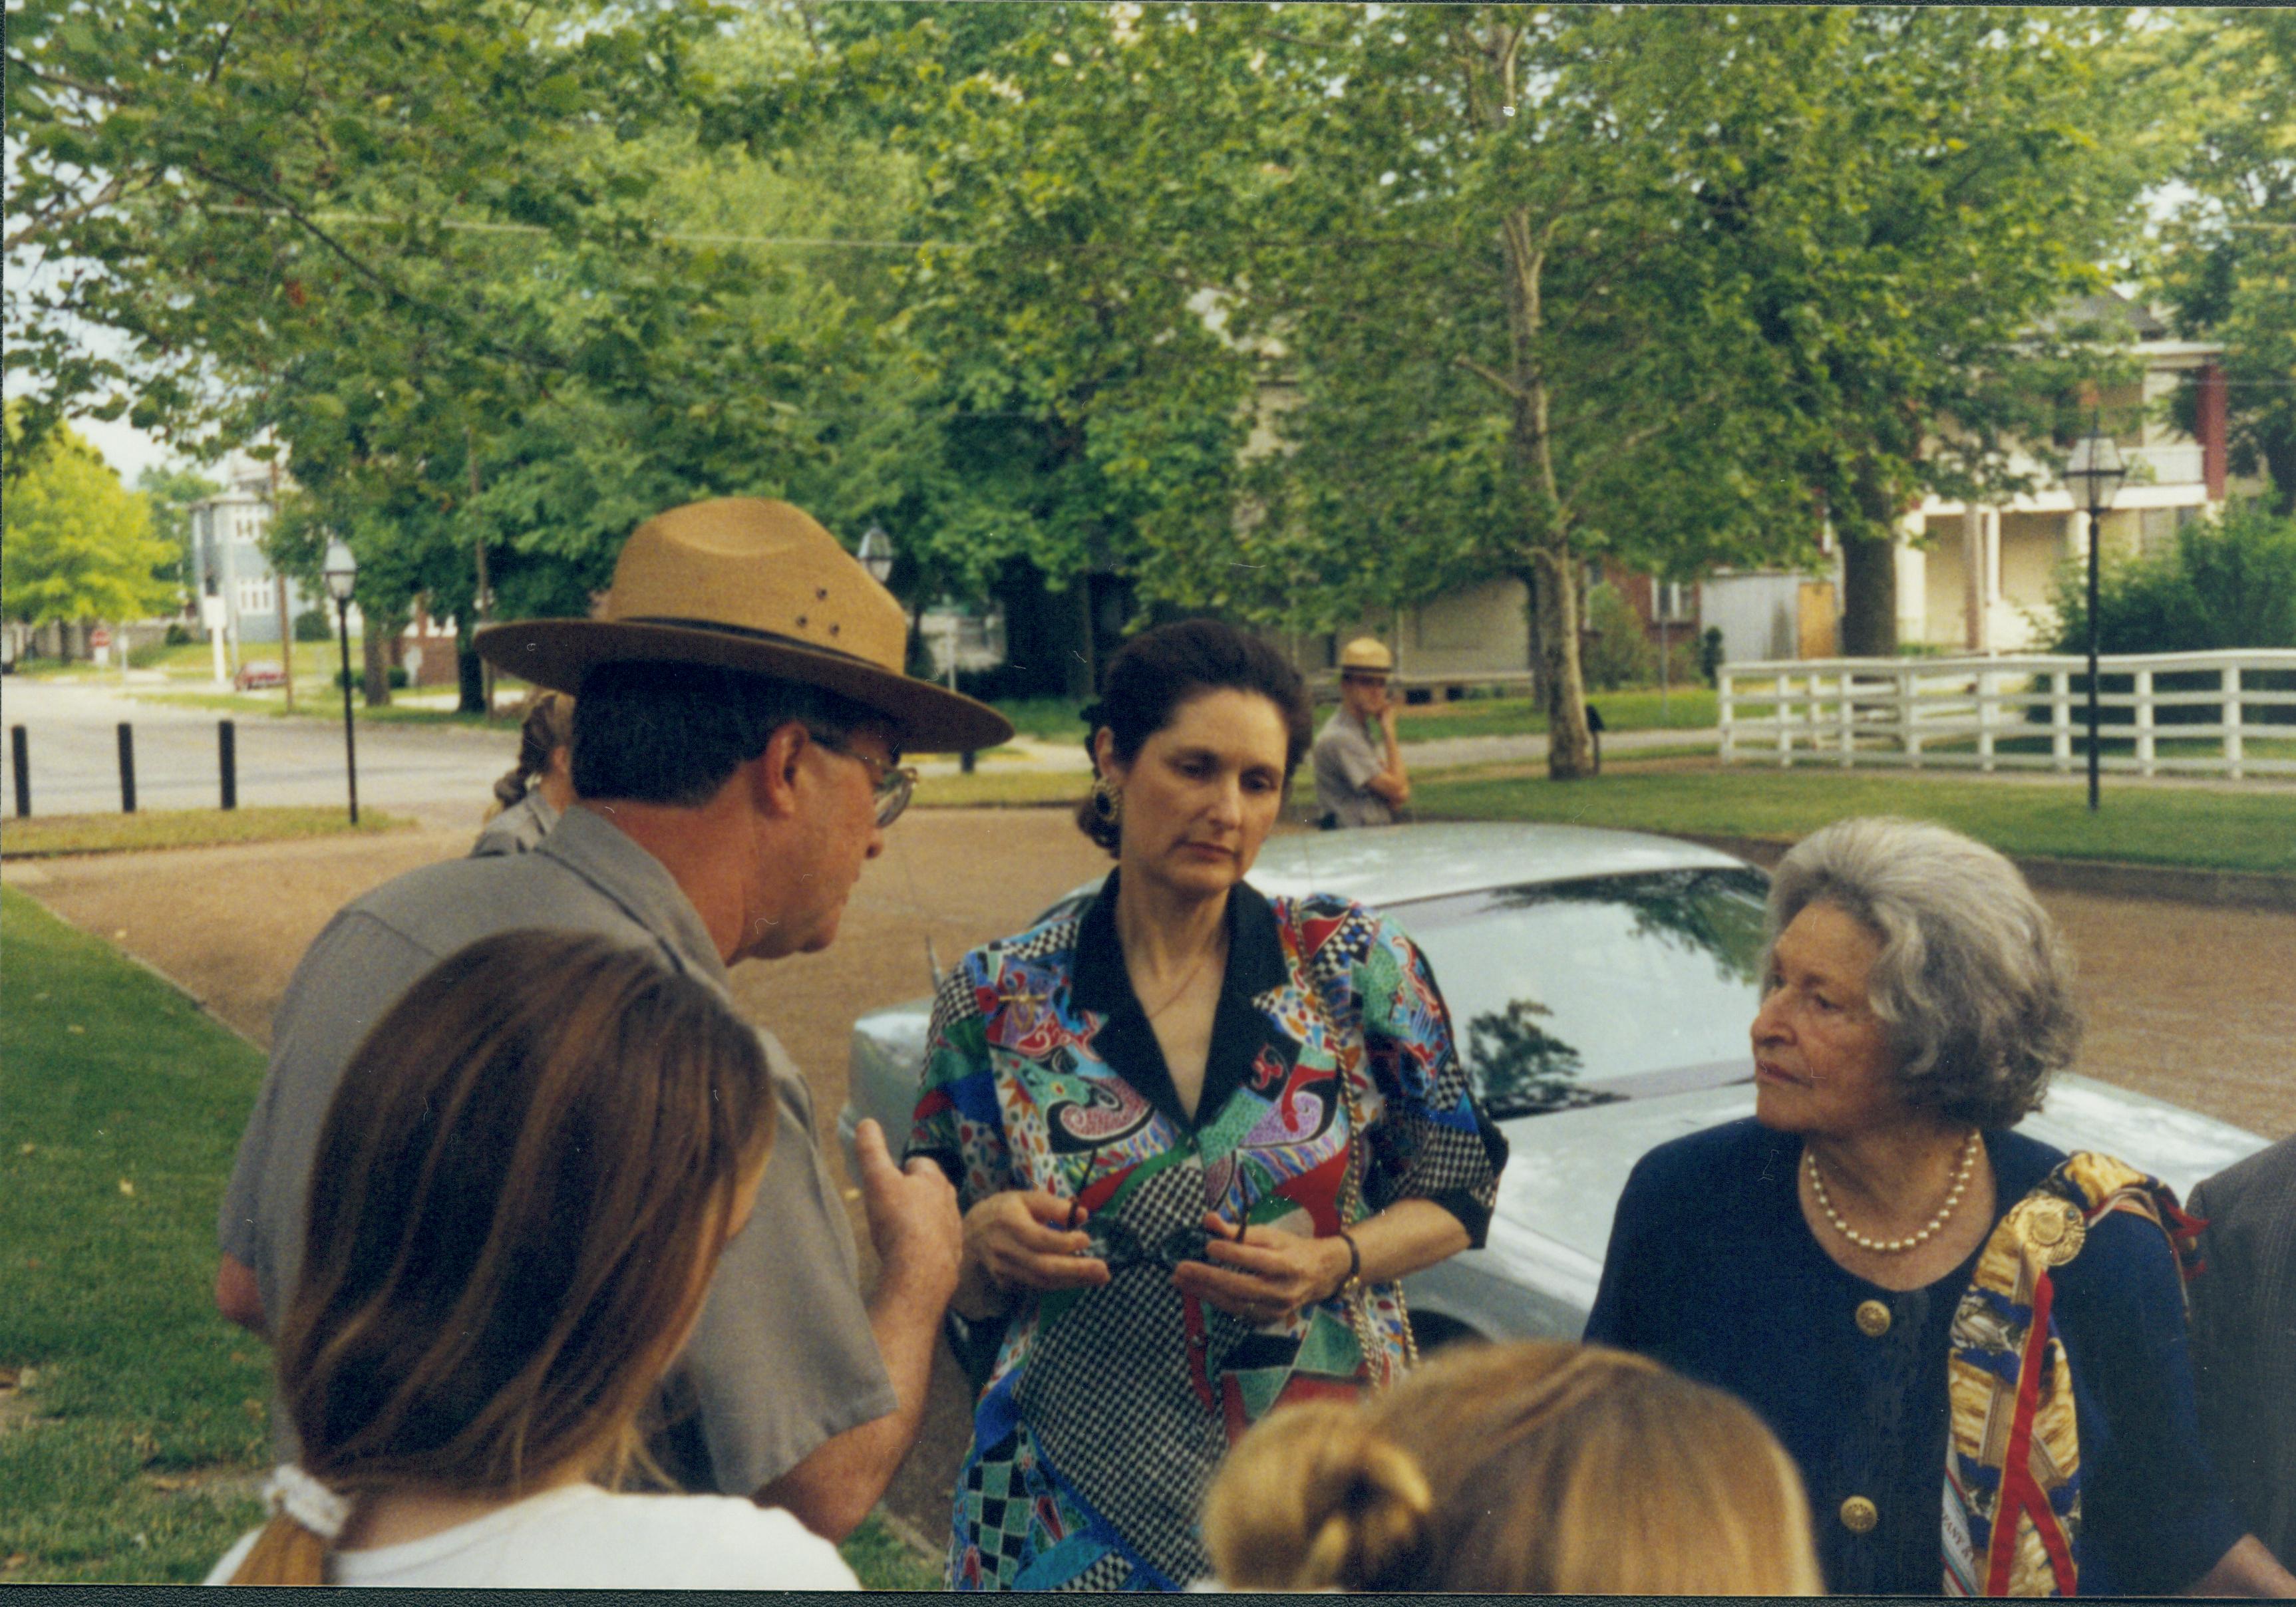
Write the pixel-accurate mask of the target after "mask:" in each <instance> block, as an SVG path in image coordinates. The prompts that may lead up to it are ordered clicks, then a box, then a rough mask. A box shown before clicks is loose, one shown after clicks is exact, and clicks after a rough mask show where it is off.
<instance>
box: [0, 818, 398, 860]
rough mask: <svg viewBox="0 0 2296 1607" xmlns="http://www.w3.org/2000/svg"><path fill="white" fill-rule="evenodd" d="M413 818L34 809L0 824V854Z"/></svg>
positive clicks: (244, 836) (78, 850) (99, 850)
mask: <svg viewBox="0 0 2296 1607" xmlns="http://www.w3.org/2000/svg"><path fill="white" fill-rule="evenodd" d="M412 824H414V822H413V821H412V820H409V819H406V818H404V817H402V816H396V815H386V814H384V813H383V812H382V811H381V810H380V809H365V810H362V811H361V812H360V814H359V822H358V824H357V825H353V824H351V823H350V816H349V815H348V812H347V811H346V810H343V809H340V808H335V807H334V806H332V805H329V806H327V807H325V808H313V807H308V806H293V807H265V808H246V809H139V810H137V811H136V812H135V814H133V815H35V816H32V817H31V818H30V819H29V820H19V819H10V820H9V821H8V822H7V823H6V824H0V855H5V856H6V857H8V858H10V859H43V858H53V857H55V856H57V855H60V854H120V853H135V852H138V851H141V850H143V849H203V848H213V847H215V846H217V844H219V843H227V842H278V841H283V840H286V839H289V838H294V837H332V836H335V835H337V834H338V833H340V832H361V833H368V832H389V831H396V830H398V828H399V827H401V826H409V825H412Z"/></svg>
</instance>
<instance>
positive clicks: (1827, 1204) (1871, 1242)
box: [1801, 1129, 1983, 1255]
mask: <svg viewBox="0 0 2296 1607" xmlns="http://www.w3.org/2000/svg"><path fill="white" fill-rule="evenodd" d="M1982 1147H1983V1145H1982V1143H1981V1142H1980V1138H1979V1136H1978V1135H1977V1133H1976V1132H1975V1130H1973V1129H1972V1131H1971V1133H1970V1135H1969V1136H1968V1137H1967V1138H1965V1139H1964V1140H1963V1141H1962V1145H1961V1165H1960V1166H1959V1167H1958V1168H1956V1169H1955V1171H1954V1174H1953V1189H1952V1192H1951V1193H1948V1194H1947V1195H1946V1197H1945V1203H1944V1204H1943V1205H1941V1206H1939V1208H1938V1214H1937V1215H1936V1216H1934V1217H1931V1218H1930V1219H1929V1221H1928V1222H1927V1223H1926V1224H1925V1225H1923V1227H1922V1229H1921V1231H1920V1232H1919V1233H1916V1234H1914V1235H1913V1237H1911V1238H1909V1239H1869V1238H1867V1237H1866V1235H1865V1234H1861V1233H1859V1232H1858V1231H1857V1229H1856V1228H1854V1227H1852V1226H1849V1224H1848V1223H1847V1222H1844V1221H1843V1220H1842V1219H1841V1212H1840V1211H1837V1210H1835V1209H1833V1201H1832V1200H1830V1199H1828V1198H1827V1197H1826V1193H1825V1178H1824V1177H1822V1176H1820V1175H1819V1173H1818V1169H1817V1152H1816V1151H1815V1150H1804V1151H1803V1152H1801V1158H1802V1160H1803V1161H1804V1162H1805V1163H1806V1164H1807V1165H1808V1168H1809V1188H1810V1193H1813V1194H1815V1195H1816V1196H1817V1209H1818V1210H1819V1211H1820V1212H1821V1213H1822V1214H1823V1215H1824V1216H1825V1219H1826V1220H1827V1221H1828V1222H1831V1223H1833V1231H1834V1232H1835V1233H1838V1234H1841V1236H1842V1237H1843V1238H1845V1239H1847V1240H1849V1242H1851V1243H1852V1244H1855V1245H1857V1247H1858V1249H1860V1250H1877V1251H1879V1252H1880V1253H1881V1254H1882V1255H1896V1254H1898V1252H1900V1251H1903V1250H1912V1249H1914V1248H1915V1246H1917V1245H1921V1244H1926V1243H1927V1242H1929V1241H1930V1239H1931V1237H1932V1236H1933V1235H1935V1234H1936V1233H1937V1231H1938V1230H1939V1228H1941V1227H1943V1226H1945V1224H1946V1218H1948V1217H1950V1216H1952V1215H1953V1210H1954V1207H1956V1206H1957V1205H1959V1204H1960V1203H1961V1194H1962V1191H1963V1190H1964V1189H1965V1188H1967V1187H1968V1186H1969V1174H1970V1172H1971V1170H1972V1168H1975V1166H1976V1165H1977V1156H1978V1152H1979V1151H1980V1149H1981V1148H1982Z"/></svg>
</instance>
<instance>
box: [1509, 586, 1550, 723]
mask: <svg viewBox="0 0 2296 1607" xmlns="http://www.w3.org/2000/svg"><path fill="white" fill-rule="evenodd" d="M1515 578H1516V579H1518V580H1520V581H1521V582H1522V614H1523V623H1524V625H1525V627H1526V630H1525V635H1526V637H1527V639H1528V642H1529V649H1530V651H1529V654H1528V655H1527V656H1526V657H1525V659H1524V661H1523V668H1525V669H1528V670H1529V671H1530V673H1531V683H1530V695H1531V696H1533V697H1535V698H1544V697H1545V696H1546V646H1545V644H1546V632H1545V630H1544V629H1542V628H1541V627H1540V625H1539V622H1538V566H1537V565H1535V564H1533V565H1530V566H1528V567H1526V568H1524V569H1521V570H1518V571H1516V574H1515Z"/></svg>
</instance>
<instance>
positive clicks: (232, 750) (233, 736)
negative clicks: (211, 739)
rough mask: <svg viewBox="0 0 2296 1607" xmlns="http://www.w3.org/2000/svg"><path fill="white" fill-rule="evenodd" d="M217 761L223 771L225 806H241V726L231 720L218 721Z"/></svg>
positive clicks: (231, 807) (234, 807) (233, 807)
mask: <svg viewBox="0 0 2296 1607" xmlns="http://www.w3.org/2000/svg"><path fill="white" fill-rule="evenodd" d="M216 763H217V767H219V768H220V769H221V770H222V772H223V807H224V808H226V809H236V808H239V727H238V726H234V725H233V724H232V723H231V722H230V721H229V720H217V722H216Z"/></svg>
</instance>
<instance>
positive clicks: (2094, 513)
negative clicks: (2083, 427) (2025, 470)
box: [2064, 413, 2128, 814]
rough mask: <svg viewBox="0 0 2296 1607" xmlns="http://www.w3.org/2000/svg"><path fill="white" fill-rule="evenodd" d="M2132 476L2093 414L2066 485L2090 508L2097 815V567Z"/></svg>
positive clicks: (2092, 760)
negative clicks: (2107, 519) (2109, 520)
mask: <svg viewBox="0 0 2296 1607" xmlns="http://www.w3.org/2000/svg"><path fill="white" fill-rule="evenodd" d="M2127 479H2128V464H2127V463H2123V462H2122V461H2121V457H2120V447H2119V446H2118V445H2116V444H2115V443H2114V441H2113V439H2112V437H2111V436H2109V435H2107V434H2106V433H2105V432H2104V430H2103V428H2102V427H2101V426H2100V424H2099V423H2098V422H2097V415H2096V414H2095V413H2091V414H2089V421H2088V433H2087V435H2086V436H2083V437H2082V438H2081V439H2080V440H2079V442H2078V443H2076V444H2075V446H2074V447H2073V455H2072V456H2071V458H2070V459H2068V460H2067V461H2066V463H2065V473H2064V480H2065V487H2066V488H2067V489H2068V490H2070V491H2071V493H2072V494H2073V504H2074V505H2075V506H2077V507H2086V508H2087V510H2088V807H2089V811H2090V813H2092V814H2094V813H2095V810H2096V805H2097V709H2096V692H2097V665H2096V661H2097V643H2098V634H2097V633H2098V621H2097V599H2096V593H2097V570H2098V564H2099V548H2100V546H2101V545H2102V543H2101V539H2100V537H2101V534H2102V532H2103V524H2104V515H2105V511H2106V510H2107V509H2108V508H2110V507H2112V499H2113V497H2114V496H2116V495H2118V494H2119V492H2120V482H2121V481H2123V480H2127Z"/></svg>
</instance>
